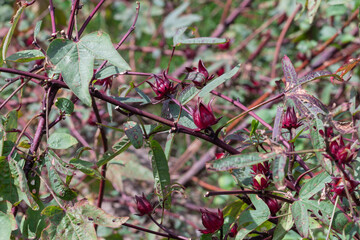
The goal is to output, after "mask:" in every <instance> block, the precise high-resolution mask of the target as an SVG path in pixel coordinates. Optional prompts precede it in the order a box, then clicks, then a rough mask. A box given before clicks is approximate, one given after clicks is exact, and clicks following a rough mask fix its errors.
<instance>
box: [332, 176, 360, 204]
mask: <svg viewBox="0 0 360 240" xmlns="http://www.w3.org/2000/svg"><path fill="white" fill-rule="evenodd" d="M332 180H333V182H332V183H330V186H331V192H334V197H333V198H334V199H335V198H336V197H337V196H346V191H345V185H344V181H343V180H342V178H341V177H332ZM345 182H346V187H347V189H348V191H349V193H352V192H353V191H354V190H355V189H356V187H357V186H358V185H359V184H360V182H359V181H355V180H345Z"/></svg>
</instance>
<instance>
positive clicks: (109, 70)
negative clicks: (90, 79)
mask: <svg viewBox="0 0 360 240" xmlns="http://www.w3.org/2000/svg"><path fill="white" fill-rule="evenodd" d="M122 72H124V70H122V71H121V69H119V68H118V67H115V66H106V67H104V68H102V69H101V70H100V71H99V72H97V73H96V74H95V79H104V78H108V77H111V76H113V75H117V74H119V73H122Z"/></svg>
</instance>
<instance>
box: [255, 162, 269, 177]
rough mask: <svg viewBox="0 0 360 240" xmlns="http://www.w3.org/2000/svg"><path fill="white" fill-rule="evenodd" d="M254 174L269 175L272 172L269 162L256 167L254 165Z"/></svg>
mask: <svg viewBox="0 0 360 240" xmlns="http://www.w3.org/2000/svg"><path fill="white" fill-rule="evenodd" d="M252 170H253V172H252V174H258V173H262V174H264V175H268V173H269V171H270V167H269V163H268V162H262V163H258V164H255V165H252Z"/></svg>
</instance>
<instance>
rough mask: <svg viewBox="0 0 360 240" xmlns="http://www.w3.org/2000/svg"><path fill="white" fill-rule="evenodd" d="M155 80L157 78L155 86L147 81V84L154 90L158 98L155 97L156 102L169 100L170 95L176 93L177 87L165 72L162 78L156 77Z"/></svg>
mask: <svg viewBox="0 0 360 240" xmlns="http://www.w3.org/2000/svg"><path fill="white" fill-rule="evenodd" d="M154 78H155V84H152V83H151V82H149V81H147V83H148V84H149V85H150V86H151V88H152V89H153V90H154V92H155V94H156V97H155V99H156V100H161V99H164V98H167V97H168V95H170V94H173V93H174V91H175V89H176V86H175V87H174V85H173V83H172V82H170V81H169V79H168V77H167V76H166V74H165V72H163V74H162V76H161V77H159V76H157V75H155V76H154Z"/></svg>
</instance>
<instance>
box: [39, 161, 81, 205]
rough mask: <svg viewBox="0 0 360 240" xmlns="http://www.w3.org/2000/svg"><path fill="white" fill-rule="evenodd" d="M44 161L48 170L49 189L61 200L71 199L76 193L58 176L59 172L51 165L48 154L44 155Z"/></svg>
mask: <svg viewBox="0 0 360 240" xmlns="http://www.w3.org/2000/svg"><path fill="white" fill-rule="evenodd" d="M44 161H45V164H46V168H47V171H48V176H49V181H50V186H51V189H52V190H53V191H54V193H55V194H56V195H57V196H58V197H59V198H61V199H63V200H68V201H70V200H72V199H74V198H75V197H76V196H77V193H76V192H75V191H73V190H72V189H70V188H69V186H67V185H66V184H65V183H64V182H63V180H62V179H61V178H60V176H59V173H58V172H57V171H56V169H55V167H54V166H53V165H52V161H51V159H50V157H49V155H45V157H44Z"/></svg>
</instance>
